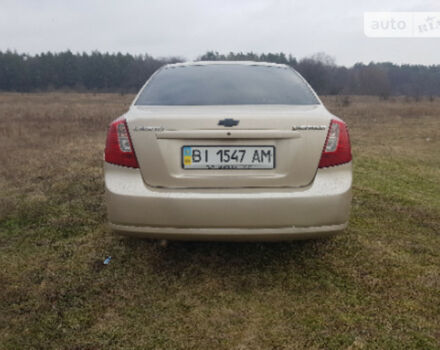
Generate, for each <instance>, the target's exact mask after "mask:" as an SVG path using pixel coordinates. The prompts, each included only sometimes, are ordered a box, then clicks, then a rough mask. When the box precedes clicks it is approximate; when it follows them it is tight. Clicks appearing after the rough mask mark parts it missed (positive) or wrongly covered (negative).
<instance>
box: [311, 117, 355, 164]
mask: <svg viewBox="0 0 440 350" xmlns="http://www.w3.org/2000/svg"><path fill="white" fill-rule="evenodd" d="M349 161H351V146H350V137H349V136H348V130H347V126H346V125H345V123H343V122H341V121H338V120H332V121H331V123H330V127H329V130H328V134H327V139H326V140H325V144H324V150H323V151H322V155H321V160H320V162H319V167H320V168H325V167H329V166H334V165H339V164H344V163H348V162H349Z"/></svg>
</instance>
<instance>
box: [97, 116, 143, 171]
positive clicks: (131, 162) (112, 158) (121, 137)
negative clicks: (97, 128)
mask: <svg viewBox="0 0 440 350" xmlns="http://www.w3.org/2000/svg"><path fill="white" fill-rule="evenodd" d="M105 161H106V162H108V163H112V164H117V165H122V166H126V167H130V168H139V165H138V162H137V159H136V155H135V154H134V149H133V145H132V143H131V139H130V134H129V132H128V127H127V122H126V121H125V119H116V120H115V121H114V122H112V123H111V124H110V127H109V129H108V133H107V143H106V145H105Z"/></svg>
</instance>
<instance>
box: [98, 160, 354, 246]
mask: <svg viewBox="0 0 440 350" xmlns="http://www.w3.org/2000/svg"><path fill="white" fill-rule="evenodd" d="M351 184H352V165H351V163H347V164H344V165H341V166H337V167H332V168H326V169H319V170H318V172H317V174H316V177H315V180H314V182H313V184H311V185H310V186H308V187H304V188H244V189H170V188H166V189H164V188H150V187H148V186H146V185H145V183H144V182H143V180H142V177H141V174H140V171H139V170H138V169H130V168H124V167H120V166H116V165H112V164H108V163H105V187H106V202H107V209H108V219H109V221H110V227H111V228H112V229H114V230H115V231H118V232H121V233H126V234H131V235H135V236H143V237H151V238H163V239H195V240H204V239H212V240H282V239H306V238H314V237H321V236H326V235H330V234H332V233H335V232H338V231H341V230H343V229H344V228H345V227H346V225H347V222H348V218H349V213H350V203H351Z"/></svg>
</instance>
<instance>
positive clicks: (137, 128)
mask: <svg viewBox="0 0 440 350" xmlns="http://www.w3.org/2000/svg"><path fill="white" fill-rule="evenodd" d="M164 130H165V128H164V127H163V126H135V127H134V131H159V132H160V131H164Z"/></svg>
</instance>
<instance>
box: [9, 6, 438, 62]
mask: <svg viewBox="0 0 440 350" xmlns="http://www.w3.org/2000/svg"><path fill="white" fill-rule="evenodd" d="M364 11H440V0H405V1H403V0H369V1H361V0H351V1H348V0H347V1H343V0H322V1H313V0H301V1H294V0H290V1H289V0H284V1H283V0H235V1H233V0H205V1H202V0H144V1H140V0H120V1H116V0H88V1H85V0H84V1H83V0H70V1H60V0H58V1H55V0H27V1H26V0H0V50H2V51H5V50H7V49H10V50H16V51H18V52H20V53H30V54H35V53H40V52H42V51H63V50H67V49H70V50H71V51H73V52H82V51H87V52H90V51H92V50H99V51H102V52H118V51H121V52H124V53H125V52H128V53H132V54H139V53H148V54H150V55H153V56H171V55H172V56H183V57H185V58H186V59H188V60H192V59H195V58H197V56H199V55H201V54H202V53H204V52H206V51H207V50H216V51H219V52H221V53H227V52H229V51H234V52H236V51H245V52H246V51H254V52H257V53H263V52H281V51H282V52H285V53H287V54H288V53H291V54H292V55H293V56H295V57H297V58H301V57H304V56H309V55H312V54H314V53H316V52H321V51H324V52H326V53H327V54H329V55H331V56H333V57H334V58H335V59H336V63H337V64H343V65H352V64H353V63H355V62H365V63H368V62H370V61H392V62H396V63H418V64H440V39H439V38H431V39H426V38H424V39H408V38H400V39H384V38H367V37H365V35H364V33H363V13H364Z"/></svg>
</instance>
